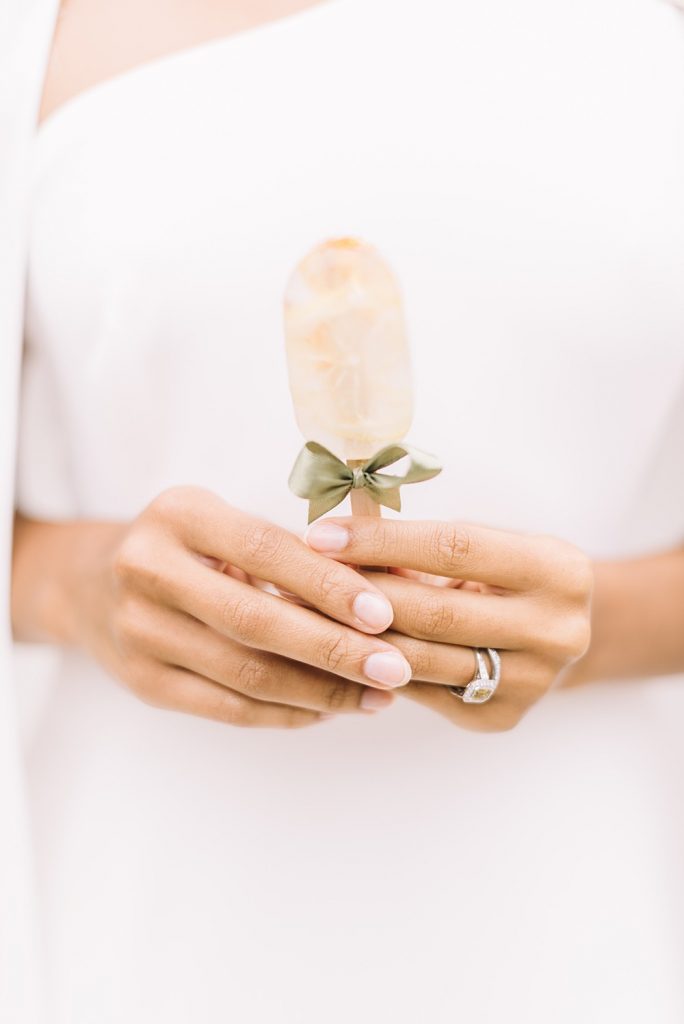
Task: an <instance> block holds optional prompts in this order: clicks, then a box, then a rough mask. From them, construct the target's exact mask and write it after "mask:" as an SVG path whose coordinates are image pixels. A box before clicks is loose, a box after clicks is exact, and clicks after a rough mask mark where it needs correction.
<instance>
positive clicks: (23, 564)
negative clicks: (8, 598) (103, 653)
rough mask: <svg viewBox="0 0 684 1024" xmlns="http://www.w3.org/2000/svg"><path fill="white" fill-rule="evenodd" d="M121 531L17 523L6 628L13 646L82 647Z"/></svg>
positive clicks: (119, 528) (84, 525) (114, 526)
mask: <svg viewBox="0 0 684 1024" xmlns="http://www.w3.org/2000/svg"><path fill="white" fill-rule="evenodd" d="M122 530H123V527H122V526H121V525H119V524H116V523H96V522H87V521H79V522H73V523H47V522H41V521H36V520H27V519H23V518H21V517H17V520H16V525H15V537H14V557H13V566H12V625H13V632H14V636H15V638H16V639H18V640H25V641H28V642H33V643H53V644H58V645H63V646H87V633H88V625H87V624H88V622H89V621H91V620H92V618H93V617H94V616H97V614H98V611H97V609H98V606H99V604H100V603H101V602H102V595H103V590H104V587H103V582H104V573H105V569H106V566H107V565H108V564H109V562H110V560H111V552H112V551H113V549H114V547H115V545H116V543H117V541H118V539H119V537H120V536H121V533H122Z"/></svg>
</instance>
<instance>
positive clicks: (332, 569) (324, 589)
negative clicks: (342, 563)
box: [313, 563, 340, 606]
mask: <svg viewBox="0 0 684 1024" xmlns="http://www.w3.org/2000/svg"><path fill="white" fill-rule="evenodd" d="M339 577H340V574H339V570H338V567H337V565H336V564H335V563H331V564H330V565H329V566H325V567H324V568H322V569H321V570H320V572H319V573H318V575H317V576H316V577H315V578H314V580H313V589H314V592H315V601H316V604H317V605H319V606H325V605H327V604H329V602H330V601H331V599H332V598H333V597H334V596H335V594H336V593H337V592H339V590H340V578H339Z"/></svg>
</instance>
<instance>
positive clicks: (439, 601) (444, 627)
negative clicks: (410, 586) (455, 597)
mask: <svg viewBox="0 0 684 1024" xmlns="http://www.w3.org/2000/svg"><path fill="white" fill-rule="evenodd" d="M415 622H416V625H417V627H418V628H419V629H420V631H421V632H423V633H426V634H427V635H428V636H429V637H431V638H433V639H439V638H440V637H446V636H448V635H449V634H450V633H451V632H452V631H453V628H454V624H455V611H454V609H453V608H452V607H451V606H450V604H449V603H448V601H446V600H445V598H444V596H442V595H440V594H439V593H437V594H434V595H433V594H429V595H426V596H423V597H422V598H421V599H420V601H419V603H418V605H417V608H416V611H415Z"/></svg>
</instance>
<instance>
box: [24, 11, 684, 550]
mask: <svg viewBox="0 0 684 1024" xmlns="http://www.w3.org/2000/svg"><path fill="white" fill-rule="evenodd" d="M484 7H485V5H477V4H474V5H473V4H464V3H463V4H462V3H458V4H454V5H448V6H447V5H444V4H442V3H437V2H431V3H426V4H423V5H421V11H420V16H418V14H417V12H416V11H415V10H413V9H412V5H407V6H406V7H402V9H401V10H399V11H397V10H396V5H390V4H388V3H385V2H382V0H380V2H376V3H370V4H360V3H356V2H354V0H347V2H340V3H338V4H336V5H331V8H330V12H329V14H328V15H326V17H325V18H322V17H320V18H318V19H317V20H316V21H315V22H314V20H312V21H311V22H310V26H311V31H309V29H308V28H307V27H306V22H305V21H304V20H300V21H299V23H297V24H294V23H292V24H291V25H289V26H286V27H284V28H283V29H282V30H281V31H279V32H276V33H271V32H268V33H265V34H264V35H262V36H261V37H259V36H258V35H257V36H253V37H251V38H250V39H244V40H235V41H233V43H231V45H229V46H226V47H225V48H222V47H217V48H209V49H208V50H205V51H204V52H203V53H201V54H200V53H196V54H195V55H194V56H193V55H192V54H190V55H189V59H187V58H183V57H182V58H181V59H180V60H179V61H178V62H175V63H174V62H170V63H168V64H167V65H166V67H164V65H163V64H162V65H158V66H157V67H156V68H154V67H152V68H150V69H148V71H145V70H143V71H142V72H134V74H133V75H132V76H131V77H130V78H129V79H128V82H125V81H121V82H120V83H119V85H118V87H116V88H112V89H109V90H108V89H107V88H105V89H104V90H103V91H101V93H100V95H99V97H97V96H96V95H93V96H92V97H91V99H90V100H89V101H88V100H86V103H87V102H90V104H91V113H92V115H93V116H82V117H80V118H79V117H78V116H77V117H73V116H72V118H71V122H70V123H69V120H68V117H69V115H67V116H66V120H65V121H63V123H62V125H61V126H60V125H59V124H58V123H56V124H54V125H53V128H54V129H60V130H64V134H63V137H62V139H59V138H58V133H56V134H54V135H53V137H52V138H50V137H49V135H48V136H47V137H46V138H45V139H44V140H42V141H43V142H44V143H45V144H46V146H45V151H44V154H43V155H42V157H41V159H43V164H42V167H41V169H40V170H41V173H40V174H39V176H38V179H37V184H36V193H35V211H34V212H35V216H34V231H33V237H32V256H31V271H30V282H29V283H30V314H31V323H30V326H31V328H32V330H31V332H30V334H31V336H30V342H31V344H32V345H34V346H35V347H36V348H37V349H38V350H42V351H43V352H45V353H46V354H47V355H48V356H49V358H50V359H51V360H52V363H53V366H54V368H55V378H56V381H57V388H58V390H59V391H60V394H61V396H62V405H63V408H64V409H65V410H66V413H65V415H66V416H67V417H68V420H69V424H70V426H69V432H70V435H71V436H72V437H74V438H75V437H76V436H77V437H78V441H76V440H74V441H73V444H74V445H75V447H76V451H75V453H74V458H73V461H74V462H75V464H76V465H78V466H84V467H87V471H88V472H89V473H91V474H94V476H95V478H96V479H98V478H99V477H100V476H102V471H101V470H99V469H98V465H99V464H100V461H101V460H99V457H100V456H101V453H102V451H103V449H104V450H107V452H108V453H109V458H108V466H109V472H110V478H109V479H110V482H109V483H108V482H106V481H105V480H104V479H102V480H101V488H100V489H99V490H98V494H99V495H101V496H102V500H103V501H105V502H106V501H111V500H116V499H115V498H114V491H116V493H117V494H119V495H120V494H121V493H122V491H123V493H124V494H125V495H127V498H126V501H128V500H129V499H130V501H135V502H139V501H140V499H141V498H143V492H144V499H145V500H146V499H147V497H148V496H149V492H150V491H151V492H152V493H154V488H155V487H158V486H160V485H163V484H166V483H173V482H178V480H179V479H186V480H188V481H194V482H199V483H205V484H207V485H209V486H213V487H215V488H217V489H219V490H221V491H222V492H224V493H226V492H228V496H229V497H231V498H234V499H235V500H241V501H242V502H243V503H244V501H245V499H244V495H245V493H247V494H248V496H249V497H248V500H249V501H250V502H251V503H252V505H253V507H254V509H255V510H256V511H261V512H264V513H266V512H268V511H269V510H270V509H271V508H272V506H273V502H274V495H277V496H278V501H279V502H281V504H280V506H279V507H281V508H282V509H283V515H284V516H285V517H286V518H287V517H290V516H292V517H293V518H294V517H295V516H299V515H300V509H299V506H298V505H296V506H295V505H294V504H292V505H288V501H290V499H289V497H287V496H286V492H285V490H284V486H283V482H284V480H285V479H286V475H287V470H288V469H289V464H290V463H291V461H292V458H293V456H294V454H295V452H296V450H297V447H298V446H299V444H300V438H299V437H298V435H297V433H296V428H295V425H294V420H293V417H292V413H291V409H290V399H289V393H288V390H287V382H286V374H285V364H284V351H283V344H282V325H281V300H282V291H283V287H284V283H285V281H286V279H287V276H288V274H289V272H290V270H291V268H292V266H293V265H294V263H295V262H296V261H297V260H298V259H299V258H300V257H301V255H302V254H303V253H304V252H305V251H306V250H307V249H309V248H310V247H311V245H313V244H315V243H316V242H318V241H320V240H321V239H322V238H325V237H328V236H332V235H350V234H351V235H359V236H361V237H364V238H366V239H368V240H369V241H371V242H372V243H373V244H375V245H377V246H378V247H379V248H380V249H381V250H382V251H383V252H384V253H385V255H386V256H387V257H388V259H389V260H390V262H391V263H392V264H393V266H394V269H395V270H396V272H397V273H398V275H399V278H400V280H401V282H402V285H403V288H404V293H405V299H406V307H407V314H408V318H409V327H410V332H411V339H412V350H413V359H414V375H415V384H416V407H417V414H416V420H415V424H414V429H413V431H412V433H411V435H410V440H412V441H414V443H416V444H418V445H421V446H423V447H426V448H428V449H431V450H435V451H437V452H438V453H439V455H440V456H441V457H442V459H443V460H444V462H445V463H446V464H447V466H448V469H449V472H448V473H445V474H444V475H443V476H442V477H440V478H439V480H438V481H435V482H434V483H433V484H430V485H428V486H429V488H430V495H429V496H428V494H427V490H422V489H421V488H417V489H416V491H415V492H413V495H411V496H409V493H408V490H407V508H408V510H409V511H410V512H413V513H415V514H431V515H444V516H448V515H455V514H461V515H465V516H466V517H469V516H470V517H473V518H485V519H489V520H490V521H491V520H492V519H496V520H498V521H502V522H503V521H508V523H509V524H510V525H520V526H525V527H527V526H530V527H535V528H536V527H539V528H542V524H546V525H547V528H554V527H555V528H557V529H558V530H562V531H563V532H566V533H567V532H568V530H569V529H570V524H571V520H572V522H577V518H578V505H579V506H581V507H580V509H579V513H580V515H581V516H582V517H584V518H585V519H587V520H589V519H594V520H595V518H596V515H597V510H596V493H597V491H599V490H601V489H605V480H606V474H607V473H609V474H610V478H611V500H612V502H613V504H611V509H610V515H613V514H614V512H615V508H616V507H617V505H618V504H619V503H620V502H622V501H624V500H625V498H626V497H628V495H629V493H630V490H631V489H632V488H633V486H634V472H635V467H637V466H639V465H640V464H641V463H642V462H643V460H644V459H646V458H647V457H648V453H649V451H650V449H651V447H652V445H653V441H654V437H656V436H657V434H658V431H659V430H660V428H661V426H662V423H663V419H664V417H665V416H666V414H667V410H668V408H669V404H670V402H671V400H672V395H673V392H674V390H676V388H677V387H678V386H679V381H680V380H681V376H680V375H681V370H682V365H683V364H684V356H683V355H682V337H683V335H684V296H683V294H682V287H681V280H682V275H683V273H684V198H683V196H682V190H681V184H680V183H681V180H682V177H683V176H684V146H683V141H684V129H683V128H682V126H683V125H684V61H683V60H682V47H684V39H683V38H682V37H681V36H680V35H679V34H678V32H677V21H676V17H675V16H674V12H672V11H670V10H666V9H665V8H662V9H661V7H660V6H659V5H657V4H655V0H653V2H652V0H632V2H631V3H627V4H624V3H621V4H618V3H617V2H613V0H600V2H599V3H598V4H597V3H596V2H593V3H591V4H590V3H588V2H586V3H585V2H583V0H580V2H579V3H576V4H573V5H564V6H560V5H555V4H554V5H549V4H542V3H541V2H537V0H523V2H522V3H520V4H518V5H506V4H504V3H499V2H496V3H493V4H488V5H486V9H483V8H484ZM512 7H514V8H515V10H512V9H511V8H512ZM314 26H315V32H314V31H313V28H314ZM77 102H78V101H77ZM98 104H99V115H100V116H99V118H98V117H95V116H94V115H95V111H96V107H97V105H98ZM77 113H78V111H77V110H72V111H71V115H73V114H77ZM84 113H85V114H87V113H88V111H87V107H86V108H82V109H81V114H84ZM64 135H66V136H67V138H66V140H65V139H64ZM63 141H66V143H67V144H66V145H62V142H63ZM51 145H52V146H53V149H52V151H50V146H51ZM635 409H638V410H639V421H638V428H637V426H636V423H635V417H634V410H635ZM122 410H125V415H123V416H122ZM84 438H88V439H89V440H84ZM255 463H256V465H258V466H259V467H260V469H259V471H256V470H255ZM112 467H113V468H114V470H115V472H114V473H113V474H112V472H111V471H112ZM274 467H277V472H278V473H279V474H280V476H279V478H278V483H277V485H276V483H275V481H274V478H273V472H274ZM84 472H85V469H84ZM580 484H581V495H580V493H579V486H580ZM418 491H421V492H422V493H421V494H420V495H419V494H418ZM504 494H505V495H506V497H505V498H503V499H502V495H504ZM569 495H572V505H571V509H572V516H570V515H569V514H568V516H567V519H566V518H564V512H563V509H564V508H566V507H567V504H568V497H569ZM585 496H586V497H585ZM119 500H120V499H119ZM293 501H296V499H293ZM423 502H426V503H427V504H426V505H425V507H423V504H422V503H423ZM428 506H429V508H428ZM532 509H533V510H534V511H531V510H532Z"/></svg>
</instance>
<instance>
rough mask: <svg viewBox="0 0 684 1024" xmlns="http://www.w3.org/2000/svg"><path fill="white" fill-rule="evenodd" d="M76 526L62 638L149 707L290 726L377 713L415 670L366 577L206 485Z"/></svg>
mask: <svg viewBox="0 0 684 1024" xmlns="http://www.w3.org/2000/svg"><path fill="white" fill-rule="evenodd" d="M78 525H82V526H83V527H84V528H89V529H90V530H91V533H90V535H89V537H88V538H86V539H85V541H84V542H83V538H81V540H82V543H80V544H77V545H76V546H75V548H74V551H75V561H74V560H72V561H71V572H72V573H73V574H74V575H73V577H72V580H71V585H70V586H69V588H68V589H69V595H70V596H69V603H70V606H71V614H70V615H69V616H68V619H67V622H68V623H69V625H68V629H67V633H68V634H69V635H68V636H66V637H65V639H66V640H67V641H68V642H71V643H76V644H77V645H78V646H80V647H82V648H85V649H86V650H88V651H89V652H90V653H91V654H92V655H94V657H95V658H96V659H97V660H98V661H99V662H100V663H102V664H104V666H105V667H106V668H107V669H108V670H109V671H111V672H112V673H113V674H114V675H115V676H116V677H118V678H119V679H120V680H122V681H123V682H124V683H125V684H126V685H127V686H128V687H129V688H130V689H131V690H132V691H133V692H134V693H135V694H136V695H137V696H138V697H140V698H142V700H144V701H145V702H147V703H149V704H152V705H155V706H159V707H164V708H173V709H177V710H181V711H185V712H189V713H191V714H196V715H201V716H204V717H206V718H212V719H216V720H219V721H222V722H227V723H230V724H233V725H245V726H275V727H282V728H292V727H296V726H302V725H308V724H311V723H313V722H316V721H318V720H320V718H321V717H322V716H324V715H330V714H331V713H335V714H337V713H339V712H354V711H364V710H366V711H373V710H377V709H378V708H380V707H384V706H385V705H387V704H390V703H391V702H392V695H391V690H392V689H393V688H394V687H396V686H401V685H403V684H405V683H407V682H408V680H409V679H410V675H411V669H410V666H409V664H408V662H407V661H406V659H405V658H404V656H403V655H402V654H401V653H400V652H399V651H398V650H397V649H396V648H395V647H393V646H392V645H391V644H389V643H386V642H385V641H384V640H381V639H378V638H376V637H374V636H373V635H372V634H374V633H381V632H383V631H384V630H385V629H387V628H388V626H389V625H390V623H391V621H392V608H391V605H390V604H389V602H388V601H387V599H386V598H385V597H384V595H383V594H382V593H381V592H380V591H379V590H378V589H377V588H376V587H375V586H373V584H372V583H369V582H368V581H367V580H366V579H364V577H363V576H361V575H360V574H359V573H357V572H356V571H355V570H354V569H352V568H350V567H349V566H346V565H343V564H340V563H337V562H334V561H332V560H331V559H329V558H326V557H325V556H324V555H319V554H317V553H315V552H313V551H312V550H311V549H310V548H309V547H307V545H306V544H305V543H304V542H303V541H302V540H300V539H299V538H298V537H296V536H295V535H294V534H292V533H289V532H288V531H287V530H285V529H282V528H281V527H279V526H276V525H274V524H272V523H269V522H266V521H264V520H261V519H257V518H254V517H253V516H251V515H248V514H247V513H245V512H242V511H240V510H238V509H236V508H233V507H231V506H230V505H228V504H226V503H225V502H224V501H223V500H222V499H220V498H219V497H217V496H216V495H214V494H212V493H210V492H208V491H205V490H201V489H197V488H191V487H180V488H173V489H171V490H169V491H166V492H164V493H163V494H161V495H160V496H159V497H158V498H156V499H155V500H154V501H153V502H152V503H151V504H150V505H149V506H148V507H147V508H146V509H145V510H144V512H143V513H142V514H141V515H140V516H139V517H138V518H137V519H136V520H135V521H134V522H133V523H131V524H130V525H126V526H122V525H121V524H106V523H98V524H71V528H72V530H73V529H76V530H77V528H78ZM47 528H48V529H50V527H49V526H48V527H47ZM54 528H55V529H59V527H58V526H57V527H54ZM24 543H25V542H24ZM76 552H78V554H76ZM250 576H254V577H257V578H259V579H262V580H267V581H270V582H271V583H273V584H275V586H277V587H280V588H282V589H283V590H286V591H289V592H291V593H292V594H294V595H297V596H298V597H299V598H301V599H302V601H303V602H306V603H307V604H308V605H311V606H312V607H303V606H300V605H298V604H296V603H294V602H291V601H287V600H285V599H283V598H281V597H278V596H276V595H275V594H271V593H267V592H265V591H264V590H262V589H259V588H258V587H256V586H254V585H252V584H251V583H250V581H249V577H250Z"/></svg>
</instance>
